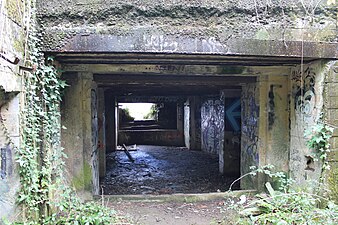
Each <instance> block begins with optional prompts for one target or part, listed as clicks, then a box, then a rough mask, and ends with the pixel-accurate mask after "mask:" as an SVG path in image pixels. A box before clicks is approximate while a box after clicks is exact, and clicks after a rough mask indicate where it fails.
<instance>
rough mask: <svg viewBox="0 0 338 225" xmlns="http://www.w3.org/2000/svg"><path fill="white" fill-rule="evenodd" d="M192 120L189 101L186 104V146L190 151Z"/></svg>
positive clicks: (184, 121)
mask: <svg viewBox="0 0 338 225" xmlns="http://www.w3.org/2000/svg"><path fill="white" fill-rule="evenodd" d="M191 122H192V121H191V118H190V103H189V99H187V101H186V102H185V103H184V120H183V123H184V145H185V147H187V148H188V149H190V139H191V137H190V123H191Z"/></svg>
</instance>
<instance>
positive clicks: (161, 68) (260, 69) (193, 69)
mask: <svg viewBox="0 0 338 225" xmlns="http://www.w3.org/2000/svg"><path fill="white" fill-rule="evenodd" d="M63 70H64V71H67V72H85V71H86V72H87V71H91V72H92V73H94V74H101V75H103V74H107V75H111V74H134V75H137V74H140V75H143V74H147V75H165V76H166V75H194V76H198V75H202V76H207V75H210V76H218V75H219V76H226V75H229V76H233V75H237V76H239V75H243V76H247V75H249V76H256V75H288V74H289V73H290V67H289V66H231V65H189V64H187V65H177V64H171V63H170V62H167V63H166V64H142V65H139V64H132V65H129V64H115V65H111V64H66V65H64V66H63Z"/></svg>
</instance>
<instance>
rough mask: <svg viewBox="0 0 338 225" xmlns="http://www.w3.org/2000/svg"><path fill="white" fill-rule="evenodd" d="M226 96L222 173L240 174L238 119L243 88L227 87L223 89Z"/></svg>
mask: <svg viewBox="0 0 338 225" xmlns="http://www.w3.org/2000/svg"><path fill="white" fill-rule="evenodd" d="M221 95H222V96H224V111H225V119H224V121H225V122H224V142H223V149H222V150H221V151H220V152H219V158H220V164H219V170H220V173H221V174H227V175H230V176H238V175H239V174H240V151H241V149H240V148H241V147H240V127H241V125H240V124H239V121H238V119H239V118H240V116H241V112H240V109H241V102H240V96H241V90H240V89H227V90H223V91H222V94H221Z"/></svg>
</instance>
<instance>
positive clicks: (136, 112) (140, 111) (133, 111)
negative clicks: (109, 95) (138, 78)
mask: <svg viewBox="0 0 338 225" xmlns="http://www.w3.org/2000/svg"><path fill="white" fill-rule="evenodd" d="M152 105H154V104H153V103H119V106H120V107H121V108H122V109H129V113H130V115H131V116H132V117H134V118H135V120H143V119H144V117H145V116H146V115H147V114H148V113H149V112H150V110H151V106H152Z"/></svg>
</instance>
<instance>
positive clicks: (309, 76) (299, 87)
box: [291, 67, 316, 123]
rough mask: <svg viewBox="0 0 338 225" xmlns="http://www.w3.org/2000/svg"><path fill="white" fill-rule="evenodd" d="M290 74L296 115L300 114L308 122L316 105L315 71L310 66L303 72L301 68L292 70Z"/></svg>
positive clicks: (298, 116)
mask: <svg viewBox="0 0 338 225" xmlns="http://www.w3.org/2000/svg"><path fill="white" fill-rule="evenodd" d="M291 76H292V77H291V79H292V83H293V85H292V94H293V98H294V108H295V112H296V117H297V118H300V116H302V117H303V119H304V121H305V122H307V123H309V122H311V120H312V119H311V117H312V113H313V110H314V109H315V107H316V92H315V81H316V73H315V72H314V69H313V68H312V67H307V68H305V70H304V72H303V74H302V73H301V70H293V71H292V73H291Z"/></svg>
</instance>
